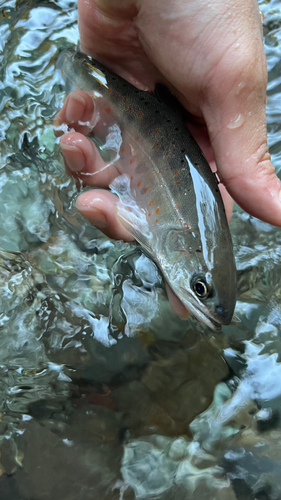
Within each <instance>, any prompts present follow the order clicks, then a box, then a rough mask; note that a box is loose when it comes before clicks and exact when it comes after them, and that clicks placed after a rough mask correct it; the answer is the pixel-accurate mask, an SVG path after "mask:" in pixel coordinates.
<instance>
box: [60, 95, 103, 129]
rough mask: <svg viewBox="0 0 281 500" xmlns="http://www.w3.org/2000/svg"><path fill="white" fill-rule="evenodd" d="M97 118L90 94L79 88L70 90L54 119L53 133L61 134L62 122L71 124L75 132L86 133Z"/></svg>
mask: <svg viewBox="0 0 281 500" xmlns="http://www.w3.org/2000/svg"><path fill="white" fill-rule="evenodd" d="M98 119H99V116H98V111H97V110H96V108H95V106H94V102H93V99H92V97H91V96H90V95H88V94H86V92H83V91H81V90H75V91H74V92H71V94H69V95H68V96H67V98H66V101H65V103H64V105H63V107H62V109H61V110H60V111H59V112H58V113H57V115H56V116H55V120H54V127H55V135H56V136H57V137H58V136H60V135H62V133H63V130H62V128H61V125H62V124H66V125H71V127H72V128H74V129H75V130H76V131H77V132H80V133H81V134H84V135H88V134H89V133H90V132H91V131H92V129H93V127H94V126H95V125H96V123H97V121H98Z"/></svg>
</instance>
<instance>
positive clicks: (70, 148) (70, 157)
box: [60, 142, 86, 172]
mask: <svg viewBox="0 0 281 500" xmlns="http://www.w3.org/2000/svg"><path fill="white" fill-rule="evenodd" d="M60 147H61V150H62V153H63V157H64V159H65V162H66V163H67V165H68V167H69V168H70V170H72V171H73V172H80V171H81V170H83V169H84V167H85V165H86V161H85V158H84V155H83V153H82V151H81V149H79V148H77V147H76V146H74V145H72V144H71V145H70V144H65V143H64V142H60Z"/></svg>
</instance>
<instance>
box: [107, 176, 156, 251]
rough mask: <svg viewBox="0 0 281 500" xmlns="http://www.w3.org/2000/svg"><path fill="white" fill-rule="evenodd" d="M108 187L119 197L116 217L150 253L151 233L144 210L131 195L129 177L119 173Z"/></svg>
mask: <svg viewBox="0 0 281 500" xmlns="http://www.w3.org/2000/svg"><path fill="white" fill-rule="evenodd" d="M109 187H110V189H111V191H112V192H113V193H115V194H116V195H117V196H118V198H119V202H118V203H117V217H118V219H119V220H120V222H121V224H123V226H124V227H125V229H126V230H127V231H128V232H129V233H130V234H131V235H132V236H133V237H134V238H135V240H136V241H137V242H138V243H139V244H140V245H141V246H142V247H143V248H144V249H145V250H146V252H148V253H149V254H150V255H152V254H153V251H152V238H153V234H152V232H151V231H150V228H149V225H148V222H147V218H146V213H145V211H144V210H143V209H142V208H140V207H139V206H138V205H137V203H136V201H135V199H134V198H133V197H132V195H131V187H130V178H129V177H128V176H127V175H125V174H123V175H120V176H119V177H116V178H115V179H114V181H113V182H112V183H111V184H110V186H109Z"/></svg>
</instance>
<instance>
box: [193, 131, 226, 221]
mask: <svg viewBox="0 0 281 500" xmlns="http://www.w3.org/2000/svg"><path fill="white" fill-rule="evenodd" d="M187 125H188V129H189V131H190V132H191V134H192V135H193V137H194V139H195V140H196V141H197V142H198V144H199V146H200V147H201V149H202V151H203V153H204V155H205V158H206V159H207V161H208V163H209V165H210V167H211V169H212V171H213V172H217V165H216V162H215V157H214V152H213V150H212V147H211V143H210V138H209V134H208V130H207V127H206V125H202V124H196V123H194V122H188V124H187ZM219 189H220V193H221V196H222V200H223V203H224V206H225V211H226V216H227V219H228V222H230V221H231V216H232V211H233V199H232V198H231V196H230V194H229V193H228V191H227V190H226V188H225V186H224V185H223V184H222V183H220V184H219Z"/></svg>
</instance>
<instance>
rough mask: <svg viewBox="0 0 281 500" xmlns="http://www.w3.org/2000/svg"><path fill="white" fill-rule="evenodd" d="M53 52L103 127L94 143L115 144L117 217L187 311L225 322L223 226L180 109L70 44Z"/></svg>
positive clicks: (214, 186) (227, 288)
mask: <svg viewBox="0 0 281 500" xmlns="http://www.w3.org/2000/svg"><path fill="white" fill-rule="evenodd" d="M61 57H62V58H63V62H62V65H61V64H60V66H61V71H62V74H63V77H64V79H65V82H66V88H67V91H71V90H74V89H79V90H84V91H85V92H88V93H89V94H90V95H91V96H92V98H93V99H94V104H95V116H96V120H97V126H96V129H94V133H95V130H99V133H100V131H101V130H105V129H106V131H107V132H106V136H105V137H104V138H103V139H105V143H106V144H105V146H104V148H102V149H106V148H107V149H108V150H112V151H115V158H114V160H113V163H114V165H115V166H116V167H117V170H118V172H120V177H117V178H116V179H115V181H114V182H113V184H112V186H111V189H112V190H113V192H115V193H116V194H118V196H119V198H120V200H121V203H119V208H118V216H119V218H120V220H121V222H122V223H123V224H124V226H125V227H126V229H127V230H128V231H129V232H130V233H131V234H133V235H134V237H135V239H136V240H137V241H138V242H139V244H140V245H141V246H142V247H143V248H144V250H145V251H146V252H147V253H148V254H149V256H151V258H152V259H153V260H154V261H155V262H156V263H157V265H158V266H159V268H160V269H161V271H162V273H163V275H164V277H165V279H166V280H167V282H168V283H169V285H170V287H171V288H172V290H173V291H174V293H175V294H176V295H177V296H178V297H179V299H180V300H181V302H182V303H183V304H184V305H185V307H186V308H187V309H188V310H189V311H190V313H191V314H192V315H193V316H195V317H196V318H197V319H198V320H200V321H201V322H203V323H205V324H206V325H208V326H209V327H210V328H213V329H220V326H221V325H222V324H223V325H227V324H229V323H230V321H231V318H232V315H233V311H234V307H235V301H236V268H235V261H234V256H233V247H232V241H231V236H230V231H229V227H228V222H227V218H226V215H225V210H224V206H223V202H222V198H221V195H220V192H219V188H218V181H217V179H216V176H215V175H214V174H213V173H212V171H211V169H210V167H209V165H208V163H207V161H206V159H205V157H204V155H203V153H202V151H201V150H200V148H199V146H198V144H197V143H196V142H195V140H194V139H193V137H192V136H191V134H190V133H189V131H188V129H187V127H186V125H185V122H184V113H183V108H182V107H181V106H180V104H179V103H177V102H175V100H174V99H173V98H172V99H167V98H164V100H159V99H158V98H157V97H156V96H155V95H154V94H151V93H149V92H145V91H140V90H138V89H137V88H136V87H134V86H133V85H131V84H130V83H128V82H127V81H126V80H124V79H123V78H121V77H119V76H118V75H116V74H114V73H113V72H111V71H110V70H108V69H107V68H106V67H104V66H103V65H102V64H100V63H99V62H97V61H95V60H93V59H92V58H90V57H88V56H86V55H83V54H82V53H80V52H78V51H77V50H76V49H69V50H67V51H65V52H64V53H63V54H62V56H61ZM98 122H100V123H98Z"/></svg>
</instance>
